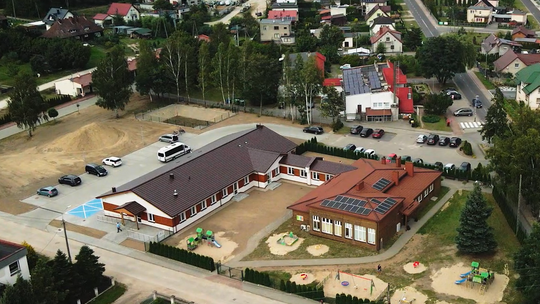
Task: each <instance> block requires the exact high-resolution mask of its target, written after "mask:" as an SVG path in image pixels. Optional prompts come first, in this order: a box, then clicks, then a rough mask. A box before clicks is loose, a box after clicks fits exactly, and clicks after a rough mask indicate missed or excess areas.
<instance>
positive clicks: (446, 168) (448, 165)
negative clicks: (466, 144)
mask: <svg viewBox="0 0 540 304" xmlns="http://www.w3.org/2000/svg"><path fill="white" fill-rule="evenodd" d="M454 169H456V165H454V164H446V165H444V167H443V170H444V171H452V170H454Z"/></svg>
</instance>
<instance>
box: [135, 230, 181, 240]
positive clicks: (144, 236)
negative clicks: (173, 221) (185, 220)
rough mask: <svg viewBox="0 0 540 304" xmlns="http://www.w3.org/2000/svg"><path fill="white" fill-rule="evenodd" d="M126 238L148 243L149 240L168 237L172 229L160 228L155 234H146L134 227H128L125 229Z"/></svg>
mask: <svg viewBox="0 0 540 304" xmlns="http://www.w3.org/2000/svg"><path fill="white" fill-rule="evenodd" d="M127 234H128V238H130V239H133V240H136V241H141V242H143V243H149V242H161V241H163V240H164V239H166V238H168V237H169V236H171V235H172V234H173V232H172V231H166V230H160V231H159V232H158V233H157V234H156V235H148V234H144V233H141V232H138V231H137V230H134V229H129V230H128V231H127Z"/></svg>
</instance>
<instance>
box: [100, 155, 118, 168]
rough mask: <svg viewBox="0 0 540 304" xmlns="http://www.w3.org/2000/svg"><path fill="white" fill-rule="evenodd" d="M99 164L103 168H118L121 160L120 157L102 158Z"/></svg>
mask: <svg viewBox="0 0 540 304" xmlns="http://www.w3.org/2000/svg"><path fill="white" fill-rule="evenodd" d="M101 163H102V164H104V165H105V166H111V167H120V166H121V165H122V159H121V158H120V157H116V156H111V157H107V158H104V159H103V160H102V161H101Z"/></svg>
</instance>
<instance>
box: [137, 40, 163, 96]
mask: <svg viewBox="0 0 540 304" xmlns="http://www.w3.org/2000/svg"><path fill="white" fill-rule="evenodd" d="M157 66H159V63H158V60H157V58H156V53H155V51H154V49H153V48H152V45H151V44H150V42H149V41H148V40H144V39H143V40H140V41H139V58H137V75H136V76H135V86H136V87H137V91H138V92H139V94H141V95H143V96H145V95H148V96H150V101H152V93H154V91H155V83H156V81H157V78H159V77H160V75H159V74H158V73H157V72H159V69H156V67H157Z"/></svg>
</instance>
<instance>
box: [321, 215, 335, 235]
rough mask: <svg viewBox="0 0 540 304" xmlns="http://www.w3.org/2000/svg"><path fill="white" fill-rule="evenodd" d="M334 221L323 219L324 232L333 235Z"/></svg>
mask: <svg viewBox="0 0 540 304" xmlns="http://www.w3.org/2000/svg"><path fill="white" fill-rule="evenodd" d="M332 227H333V226H332V220H331V219H327V218H323V219H322V232H324V233H328V234H332V233H333V232H332Z"/></svg>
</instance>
